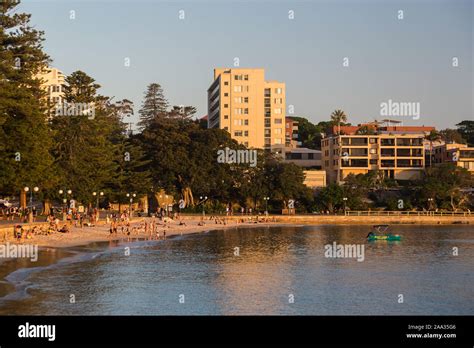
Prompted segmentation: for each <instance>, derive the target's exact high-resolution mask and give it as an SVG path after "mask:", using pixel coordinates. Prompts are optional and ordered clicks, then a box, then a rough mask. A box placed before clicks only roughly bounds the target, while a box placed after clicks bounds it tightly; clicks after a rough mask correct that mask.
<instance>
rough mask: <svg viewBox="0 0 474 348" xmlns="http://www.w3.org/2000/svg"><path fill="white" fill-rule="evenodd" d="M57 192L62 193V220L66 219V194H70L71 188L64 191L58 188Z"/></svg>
mask: <svg viewBox="0 0 474 348" xmlns="http://www.w3.org/2000/svg"><path fill="white" fill-rule="evenodd" d="M58 193H59V194H60V195H64V196H63V205H64V206H63V221H66V215H67V196H68V195H69V196H70V195H72V190H66V192H64V190H59V191H58Z"/></svg>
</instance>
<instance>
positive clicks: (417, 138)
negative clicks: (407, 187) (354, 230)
mask: <svg viewBox="0 0 474 348" xmlns="http://www.w3.org/2000/svg"><path fill="white" fill-rule="evenodd" d="M424 137H425V135H424V134H376V135H333V136H330V137H328V138H325V139H322V141H321V150H322V165H323V168H324V170H326V174H327V179H328V182H329V183H331V182H338V181H339V182H340V181H342V180H344V179H345V178H346V177H347V176H348V175H349V174H354V175H357V174H367V173H368V172H369V171H379V170H380V171H383V173H384V176H385V177H387V178H392V179H396V180H415V179H418V178H420V176H421V174H422V173H423V170H424V167H425V156H424Z"/></svg>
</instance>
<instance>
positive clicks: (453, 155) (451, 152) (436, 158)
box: [432, 143, 474, 174]
mask: <svg viewBox="0 0 474 348" xmlns="http://www.w3.org/2000/svg"><path fill="white" fill-rule="evenodd" d="M441 163H454V164H455V165H457V166H459V167H461V168H465V169H467V170H468V171H470V172H471V174H474V147H468V146H467V145H465V144H457V143H451V144H449V143H447V144H441V145H437V146H434V147H433V154H432V164H433V165H439V164H441Z"/></svg>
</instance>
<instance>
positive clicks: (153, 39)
mask: <svg viewBox="0 0 474 348" xmlns="http://www.w3.org/2000/svg"><path fill="white" fill-rule="evenodd" d="M181 9H183V10H184V11H185V19H184V20H180V19H179V18H178V11H179V10H181ZM21 10H23V11H25V12H29V13H31V14H32V23H33V24H34V25H35V27H36V28H37V29H41V30H44V31H45V37H46V41H45V44H44V46H45V49H46V51H47V53H48V54H49V55H50V56H51V58H52V59H53V66H54V67H57V68H59V69H61V70H62V71H63V72H65V73H66V74H70V73H71V72H73V71H75V70H83V71H85V72H86V73H87V74H89V75H91V76H92V77H93V78H95V79H96V80H97V82H98V83H99V84H100V85H102V89H101V93H102V94H104V95H108V96H115V97H116V99H121V98H128V99H131V100H133V101H134V103H135V111H136V112H137V111H138V109H139V106H140V104H141V101H142V96H143V92H144V90H145V88H146V86H147V84H149V83H151V82H158V83H160V84H161V85H162V86H163V88H164V90H165V94H166V96H167V98H168V99H169V101H170V103H171V104H175V105H178V104H185V105H193V106H196V107H197V109H198V114H197V116H202V115H205V114H206V113H207V101H206V97H207V93H206V91H207V88H208V87H209V85H210V83H211V82H212V76H213V75H212V73H213V68H214V67H223V66H232V64H233V59H234V57H239V59H240V64H241V65H240V66H241V67H263V68H265V70H266V78H267V79H269V80H279V81H282V82H285V83H286V88H287V104H292V105H294V107H295V115H298V116H305V117H307V118H308V119H310V120H311V121H313V122H318V121H322V120H327V119H328V118H329V115H330V113H331V112H332V111H333V110H334V109H336V108H341V109H343V110H344V111H345V112H346V114H347V115H348V116H349V121H350V122H352V123H354V124H357V123H360V122H363V121H370V120H374V119H375V118H378V119H381V118H383V117H380V115H379V114H380V103H382V102H384V101H388V100H389V99H392V100H393V101H405V102H419V103H420V104H421V117H420V119H419V120H416V121H415V120H412V119H411V118H403V117H400V118H398V119H400V120H402V121H404V124H406V125H423V124H424V125H435V126H436V127H437V128H445V127H454V125H455V123H458V122H459V121H461V120H465V119H470V120H473V119H474V104H473V94H474V93H473V92H474V90H473V80H474V78H473V77H474V74H473V65H474V58H473V37H474V35H473V31H474V30H473V17H474V9H473V1H472V0H443V1H441V0H412V1H391V0H379V1H375V0H372V1H358V0H352V1H347V0H346V1H338V0H333V1H330V0H326V1H318V0H314V1H277V0H275V1H204V0H203V1H200V0H194V1H187V2H185V1H158V0H154V1H153V0H149V1H143V0H142V1H140V0H138V1H132V0H129V1H106V0H102V1H100V0H95V1H87V0H86V1H84V0H83V1H58V0H56V1H53V0H42V1H34V0H30V1H24V2H23V3H22V4H21ZM71 10H74V11H75V14H76V18H75V19H74V20H71V19H70V18H69V16H70V11H71ZM289 10H293V11H294V12H295V18H294V19H293V20H289V19H288V11H289ZM398 10H403V11H404V19H403V20H398V18H397V15H398V13H397V11H398ZM125 57H130V60H131V67H130V68H126V67H124V59H125ZM344 57H349V64H350V65H349V67H348V68H344V67H343V66H342V60H343V58H344ZM452 57H458V58H459V67H458V68H453V67H452ZM394 118H395V119H397V118H396V117H394Z"/></svg>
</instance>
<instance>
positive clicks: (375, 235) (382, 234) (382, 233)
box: [367, 225, 402, 241]
mask: <svg viewBox="0 0 474 348" xmlns="http://www.w3.org/2000/svg"><path fill="white" fill-rule="evenodd" d="M388 227H389V226H388V225H375V226H374V230H375V232H374V231H371V232H370V233H369V235H368V236H367V240H369V241H374V240H388V241H396V240H401V239H402V236H400V235H398V234H391V233H386V232H387V229H388Z"/></svg>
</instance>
